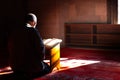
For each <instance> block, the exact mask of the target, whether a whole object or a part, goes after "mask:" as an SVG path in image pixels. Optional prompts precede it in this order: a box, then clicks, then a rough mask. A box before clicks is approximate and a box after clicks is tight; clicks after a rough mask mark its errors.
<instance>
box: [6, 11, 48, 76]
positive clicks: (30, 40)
mask: <svg viewBox="0 0 120 80" xmlns="http://www.w3.org/2000/svg"><path fill="white" fill-rule="evenodd" d="M25 20H26V26H25V27H21V28H17V29H16V30H15V31H14V32H13V33H12V34H11V36H10V38H9V43H8V48H9V53H10V66H11V68H12V70H13V71H14V73H15V74H24V75H25V76H27V77H29V78H31V77H37V76H42V75H44V74H47V73H49V72H50V68H49V66H48V65H47V64H46V63H44V62H43V60H44V57H45V47H44V44H43V41H42V38H41V36H40V34H39V32H38V31H37V30H36V29H35V27H36V25H37V17H36V16H35V15H34V14H32V13H29V14H28V15H27V16H26V18H25Z"/></svg>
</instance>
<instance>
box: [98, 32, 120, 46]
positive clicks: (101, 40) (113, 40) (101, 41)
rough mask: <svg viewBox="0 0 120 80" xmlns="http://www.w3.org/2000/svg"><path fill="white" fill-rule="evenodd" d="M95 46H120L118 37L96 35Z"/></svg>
mask: <svg viewBox="0 0 120 80" xmlns="http://www.w3.org/2000/svg"><path fill="white" fill-rule="evenodd" d="M97 44H98V45H104V46H120V35H105V34H104V35H97Z"/></svg>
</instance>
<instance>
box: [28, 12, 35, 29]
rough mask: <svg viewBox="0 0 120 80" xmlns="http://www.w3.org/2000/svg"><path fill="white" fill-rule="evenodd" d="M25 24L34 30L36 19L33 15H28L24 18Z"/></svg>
mask: <svg viewBox="0 0 120 80" xmlns="http://www.w3.org/2000/svg"><path fill="white" fill-rule="evenodd" d="M26 23H29V24H30V25H31V26H32V27H34V28H35V26H36V25H37V17H36V15H35V14H33V13H28V14H27V16H26Z"/></svg>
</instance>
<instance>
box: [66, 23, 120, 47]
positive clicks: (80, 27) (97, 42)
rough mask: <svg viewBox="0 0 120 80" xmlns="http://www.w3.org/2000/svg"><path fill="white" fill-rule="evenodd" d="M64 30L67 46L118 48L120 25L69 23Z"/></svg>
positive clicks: (119, 45) (119, 43)
mask: <svg viewBox="0 0 120 80" xmlns="http://www.w3.org/2000/svg"><path fill="white" fill-rule="evenodd" d="M65 28H66V29H65V31H67V32H66V34H65V39H66V45H67V46H69V45H74V46H75V45H76V46H78V45H79V46H82V45H85V46H107V47H120V25H115V24H75V23H74V24H73V23H71V24H69V26H68V25H67V27H66V26H65Z"/></svg>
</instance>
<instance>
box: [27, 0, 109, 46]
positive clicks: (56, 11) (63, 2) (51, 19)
mask: <svg viewBox="0 0 120 80" xmlns="http://www.w3.org/2000/svg"><path fill="white" fill-rule="evenodd" d="M28 11H29V12H33V13H35V14H36V15H37V16H38V28H39V31H40V32H41V35H42V36H43V38H61V39H63V43H62V44H63V45H64V23H107V0H51V1H49V0H44V1H40V0H36V1H34V0H29V3H28Z"/></svg>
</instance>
